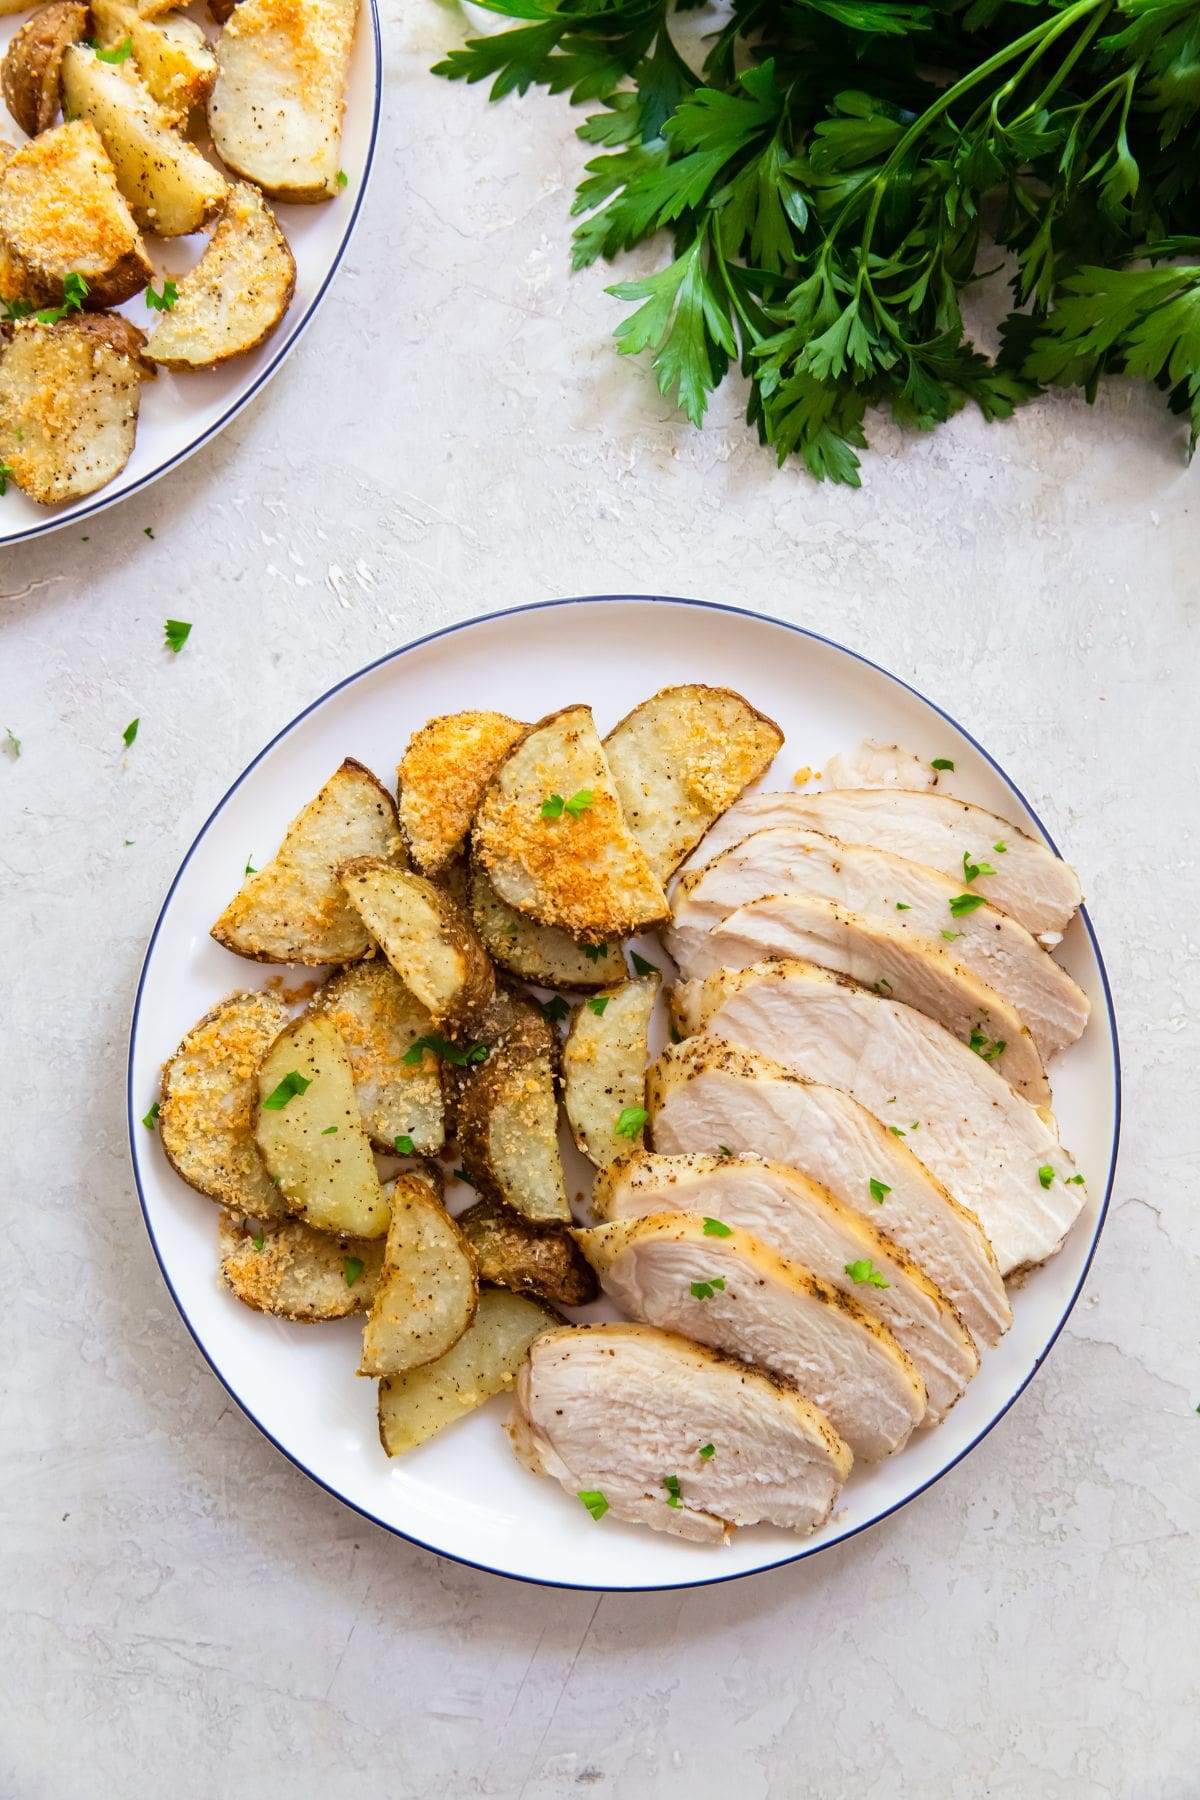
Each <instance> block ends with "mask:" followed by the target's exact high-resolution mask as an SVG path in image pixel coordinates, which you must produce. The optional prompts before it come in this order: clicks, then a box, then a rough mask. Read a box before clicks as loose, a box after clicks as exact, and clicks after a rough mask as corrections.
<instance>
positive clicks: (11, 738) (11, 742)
mask: <svg viewBox="0 0 1200 1800" xmlns="http://www.w3.org/2000/svg"><path fill="white" fill-rule="evenodd" d="M2 492H3V489H0V493H2ZM4 735H5V737H6V738H7V739H8V748H9V749H10V750H11V752H12V759H13V761H14V762H16V760H17V758H18V756H20V754H21V740H20V738H19V737H18V736H17V734H16V732H15V731H12V730H10V729H9V727H8V726H7V725H6V726H5V727H4Z"/></svg>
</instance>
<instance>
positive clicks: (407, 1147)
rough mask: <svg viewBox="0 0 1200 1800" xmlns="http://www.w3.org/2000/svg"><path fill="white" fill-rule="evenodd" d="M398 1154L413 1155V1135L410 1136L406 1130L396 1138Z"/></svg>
mask: <svg viewBox="0 0 1200 1800" xmlns="http://www.w3.org/2000/svg"><path fill="white" fill-rule="evenodd" d="M396 1155H397V1156H412V1155H413V1141H412V1139H411V1137H409V1135H408V1133H407V1132H406V1131H405V1132H401V1134H400V1136H399V1137H398V1138H397V1139H396Z"/></svg>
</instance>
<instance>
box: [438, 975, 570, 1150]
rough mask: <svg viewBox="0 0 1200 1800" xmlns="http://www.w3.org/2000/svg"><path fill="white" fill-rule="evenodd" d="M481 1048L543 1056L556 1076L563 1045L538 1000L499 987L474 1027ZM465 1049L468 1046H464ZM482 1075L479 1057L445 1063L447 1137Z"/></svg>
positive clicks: (474, 1038) (491, 1052)
mask: <svg viewBox="0 0 1200 1800" xmlns="http://www.w3.org/2000/svg"><path fill="white" fill-rule="evenodd" d="M480 1045H482V1046H483V1047H484V1048H485V1049H486V1050H487V1052H488V1054H489V1055H491V1056H495V1055H497V1054H498V1053H499V1052H501V1051H507V1052H509V1053H510V1054H511V1055H513V1056H527V1057H532V1056H544V1057H545V1058H546V1059H547V1060H548V1062H549V1064H550V1067H551V1068H552V1069H553V1070H554V1071H555V1073H556V1074H557V1072H558V1064H559V1059H560V1056H561V1054H562V1044H561V1042H560V1040H559V1036H558V1033H557V1032H556V1031H555V1029H554V1027H553V1025H551V1024H550V1022H549V1020H548V1019H547V1018H546V1015H545V1013H544V1012H543V1011H542V1009H541V1007H540V1006H539V1005H538V1003H537V1001H536V1000H531V999H530V998H529V997H528V995H526V994H517V993H514V992H513V991H512V989H511V988H506V987H500V986H497V988H496V991H495V993H494V994H493V995H492V998H491V1001H490V1003H489V1005H488V1007H487V1010H486V1011H485V1012H484V1013H483V1014H482V1016H481V1017H480V1019H479V1020H478V1022H477V1023H476V1025H475V1028H474V1031H473V1034H472V1045H471V1048H473V1049H476V1050H477V1049H478V1046H480ZM462 1047H463V1048H464V1049H465V1048H466V1046H465V1045H464V1046H462ZM478 1073H479V1066H478V1056H476V1059H475V1060H474V1061H467V1060H465V1059H464V1061H463V1062H461V1063H455V1062H452V1061H449V1060H445V1061H443V1063H442V1094H443V1097H444V1100H445V1104H446V1135H447V1137H452V1136H454V1135H455V1134H456V1132H457V1126H458V1106H459V1102H460V1100H461V1098H462V1095H463V1092H464V1090H465V1089H466V1087H467V1085H468V1084H469V1083H470V1082H471V1080H472V1079H473V1078H474V1077H475V1076H476V1075H477V1074H478Z"/></svg>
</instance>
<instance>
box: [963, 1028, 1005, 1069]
mask: <svg viewBox="0 0 1200 1800" xmlns="http://www.w3.org/2000/svg"><path fill="white" fill-rule="evenodd" d="M971 1048H972V1050H973V1051H974V1052H975V1054H976V1056H982V1058H983V1060H984V1062H996V1061H997V1060H998V1059H999V1058H1000V1057H1001V1056H1003V1055H1004V1052H1005V1050H1006V1049H1007V1048H1008V1043H1007V1039H1005V1038H989V1037H985V1036H984V1034H983V1032H982V1031H973V1032H972V1033H971Z"/></svg>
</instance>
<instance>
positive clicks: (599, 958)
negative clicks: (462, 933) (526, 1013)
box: [468, 864, 625, 991]
mask: <svg viewBox="0 0 1200 1800" xmlns="http://www.w3.org/2000/svg"><path fill="white" fill-rule="evenodd" d="M468 895H469V901H470V907H471V917H472V918H473V919H474V921H475V929H476V931H478V933H479V935H480V937H481V938H482V939H483V945H484V948H485V949H486V950H487V952H488V954H489V955H490V956H491V958H492V961H493V962H496V963H499V965H500V967H501V968H502V969H508V970H509V971H510V972H511V973H512V974H514V975H520V976H521V977H522V978H523V979H524V980H525V981H533V982H536V983H537V985H538V986H539V987H564V988H576V989H582V990H584V991H588V990H590V989H592V988H602V987H610V986H611V985H612V983H613V982H614V981H620V980H621V979H622V977H623V976H624V974H625V958H624V957H623V956H622V955H621V946H620V945H619V944H579V943H576V941H575V939H574V938H573V937H571V936H569V935H568V933H567V932H565V931H561V930H559V928H558V926H556V925H539V924H537V923H536V921H535V920H533V919H530V918H527V917H526V915H525V914H524V913H521V912H518V911H517V909H516V907H515V906H509V904H508V902H507V901H505V900H502V899H501V898H500V896H499V894H498V893H497V892H496V890H495V888H494V887H493V886H492V884H491V881H490V880H489V879H488V874H487V871H486V870H485V869H481V868H480V867H479V866H478V865H477V864H473V865H472V867H471V871H470V875H469V877H468Z"/></svg>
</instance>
